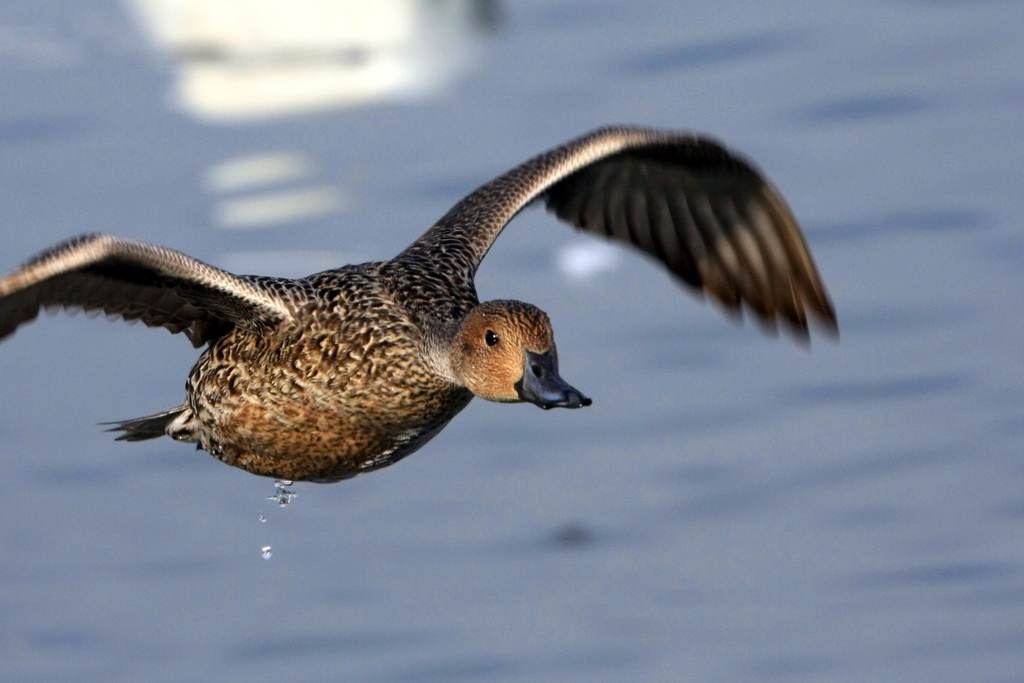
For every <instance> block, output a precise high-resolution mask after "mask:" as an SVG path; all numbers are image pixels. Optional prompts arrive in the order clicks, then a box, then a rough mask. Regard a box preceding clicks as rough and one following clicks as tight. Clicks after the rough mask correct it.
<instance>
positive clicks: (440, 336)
mask: <svg viewBox="0 0 1024 683" xmlns="http://www.w3.org/2000/svg"><path fill="white" fill-rule="evenodd" d="M424 332H425V334H424V337H423V352H424V354H423V355H424V358H425V360H426V364H427V367H428V368H430V370H431V371H432V372H433V373H434V374H436V375H437V376H438V377H440V378H441V379H443V380H445V381H446V382H451V383H452V384H456V385H458V386H465V383H464V382H463V381H462V380H461V379H460V378H459V376H458V373H456V371H455V369H456V368H457V367H459V362H460V359H461V355H462V348H461V347H462V345H461V343H460V340H461V332H462V321H459V322H451V323H441V324H437V323H435V324H433V325H430V326H429V327H428V328H427V329H426V330H425V331H424Z"/></svg>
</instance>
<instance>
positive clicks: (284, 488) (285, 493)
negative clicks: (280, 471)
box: [267, 479, 298, 507]
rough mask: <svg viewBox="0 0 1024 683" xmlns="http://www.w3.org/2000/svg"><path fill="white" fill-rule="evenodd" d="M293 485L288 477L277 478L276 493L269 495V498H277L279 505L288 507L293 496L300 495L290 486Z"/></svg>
mask: <svg viewBox="0 0 1024 683" xmlns="http://www.w3.org/2000/svg"><path fill="white" fill-rule="evenodd" d="M291 485H292V482H290V481H289V480H287V479H275V480H274V495H272V496H268V497H267V500H276V501H277V504H278V505H279V506H281V507H287V506H288V503H290V502H292V498H294V497H295V496H297V495H298V494H297V493H295V491H294V490H293V489H290V488H288V487H289V486H291Z"/></svg>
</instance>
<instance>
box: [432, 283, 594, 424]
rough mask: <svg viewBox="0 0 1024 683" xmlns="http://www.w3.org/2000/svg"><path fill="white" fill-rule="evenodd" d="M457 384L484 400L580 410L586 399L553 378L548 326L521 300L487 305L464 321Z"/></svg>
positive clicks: (552, 349)
mask: <svg viewBox="0 0 1024 683" xmlns="http://www.w3.org/2000/svg"><path fill="white" fill-rule="evenodd" d="M453 352H454V353H453V358H452V361H453V363H452V365H453V370H454V372H455V375H456V377H457V379H458V380H459V381H460V382H461V383H462V384H463V385H464V386H465V387H467V388H468V389H469V390H470V391H472V392H473V393H474V394H476V395H477V396H479V397H480V398H485V399H487V400H488V401H499V402H504V403H518V402H520V401H530V402H531V403H536V404H537V405H539V406H540V407H542V408H553V407H556V406H557V407H566V408H579V407H581V406H585V405H590V399H589V398H587V397H586V396H584V395H583V394H581V393H580V392H578V391H576V390H575V389H573V388H572V387H571V386H569V385H568V384H566V383H565V381H564V380H563V379H562V378H561V377H559V376H558V352H557V351H556V349H555V338H554V333H553V332H552V331H551V321H550V320H549V319H548V316H547V314H546V313H544V311H542V310H540V309H539V308H537V307H536V306H531V305H530V304H526V303H523V302H521V301H487V302H485V303H482V304H480V305H479V306H477V307H476V308H474V309H473V310H472V311H470V313H469V315H468V316H466V319H465V321H463V324H462V330H461V331H460V332H459V335H458V337H457V339H456V342H455V348H454V349H453Z"/></svg>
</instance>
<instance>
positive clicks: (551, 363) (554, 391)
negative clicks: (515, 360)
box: [516, 350, 592, 410]
mask: <svg viewBox="0 0 1024 683" xmlns="http://www.w3.org/2000/svg"><path fill="white" fill-rule="evenodd" d="M516 391H517V392H518V394H519V398H520V400H523V401H528V402H529V403H533V404H534V405H538V406H540V407H541V408H543V409H544V410H548V409H549V408H582V407H584V406H589V405H590V404H591V403H592V401H591V400H590V399H589V398H587V397H586V396H584V395H583V394H581V393H580V392H579V391H577V390H576V389H574V388H572V387H571V386H569V384H568V383H567V382H566V381H565V380H564V379H562V378H561V377H560V376H559V375H558V361H557V360H556V356H555V354H554V353H553V352H552V351H551V350H548V351H545V352H544V353H535V352H533V351H527V352H526V364H525V366H524V367H523V377H522V379H520V380H519V382H517V383H516Z"/></svg>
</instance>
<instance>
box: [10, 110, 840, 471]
mask: <svg viewBox="0 0 1024 683" xmlns="http://www.w3.org/2000/svg"><path fill="white" fill-rule="evenodd" d="M535 203H543V204H544V205H545V206H546V207H547V209H548V210H549V211H550V212H552V213H554V215H555V216H556V217H557V218H558V219H560V220H561V221H563V222H565V223H568V224H570V225H571V226H573V227H575V228H576V229H577V230H580V231H583V232H585V233H590V234H592V235H599V236H603V237H605V238H607V239H608V240H611V241H612V242H618V243H621V244H625V245H629V246H630V247H633V248H635V249H638V250H639V251H641V252H643V253H645V254H646V255H647V256H649V257H650V259H651V260H652V261H655V262H657V263H660V265H661V266H662V267H664V268H666V269H667V270H668V271H669V272H671V273H672V274H673V275H674V276H675V277H676V279H678V280H679V281H680V282H681V283H682V284H683V285H684V286H685V287H686V288H688V289H690V290H691V291H692V292H694V293H696V294H697V295H699V296H704V295H707V296H709V297H711V298H712V299H713V300H714V301H716V302H717V303H718V304H719V306H720V308H721V309H722V310H724V311H725V312H726V313H729V314H732V315H734V316H737V315H738V316H742V314H743V312H744V311H748V312H749V313H750V314H751V315H752V316H754V317H755V318H756V319H757V320H758V321H759V322H760V323H761V325H762V327H764V328H765V329H767V330H777V329H779V328H782V329H785V330H788V331H789V333H791V336H792V337H793V338H794V339H796V340H798V341H801V342H806V341H807V340H808V339H809V319H810V320H813V321H814V325H815V327H816V329H820V330H822V331H824V332H825V333H826V334H830V335H835V334H836V333H837V332H838V323H837V319H836V314H835V309H834V307H833V305H832V303H831V300H830V299H829V296H828V294H827V292H826V290H825V287H824V285H823V283H822V280H821V277H820V275H819V273H818V270H817V267H816V266H815V264H814V261H813V259H812V257H811V253H810V250H809V249H808V247H807V244H806V241H805V239H804V236H803V234H802V232H801V230H800V227H799V225H798V224H797V221H796V219H795V218H794V216H793V213H792V211H791V210H790V209H789V207H788V206H787V204H786V202H785V201H784V200H783V198H782V196H781V194H780V193H779V192H778V191H776V190H775V189H774V187H773V186H772V185H771V183H770V182H769V181H768V179H767V178H766V177H765V176H764V174H763V173H762V172H761V171H760V170H758V169H757V168H756V167H755V166H754V165H753V163H752V162H750V161H747V160H746V159H745V158H744V157H742V156H741V155H740V154H739V153H737V152H734V151H731V150H729V149H727V148H726V147H725V146H724V145H722V144H721V143H719V142H717V141H716V140H714V139H712V138H710V137H708V136H706V135H703V134H697V133H690V132H675V131H668V130H661V129H654V128H646V127H638V126H612V127H605V128H600V129H597V130H594V131H592V132H589V133H587V134H585V135H583V136H581V137H578V138H576V139H574V140H571V141H569V142H567V143H565V144H563V145H560V146H558V147H555V148H554V149H551V150H549V151H546V152H544V153H542V154H539V155H537V156H535V157H533V158H531V159H529V160H528V161H526V162H524V163H522V164H520V165H519V166H516V167H515V168H513V169H512V170H510V171H508V172H506V173H504V174H502V175H500V176H498V177H497V178H495V179H494V180H491V181H490V182H488V183H486V184H484V185H482V186H481V187H479V188H478V189H476V190H474V191H473V192H471V193H470V194H469V195H467V196H466V197H465V198H463V199H462V200H461V201H459V202H458V203H457V204H455V206H454V207H453V208H452V209H451V210H450V211H448V213H446V214H445V215H444V216H443V217H442V218H441V219H440V220H439V221H437V222H436V223H435V224H434V225H433V226H432V227H431V228H430V229H428V230H427V231H426V232H425V233H424V234H423V235H422V236H421V237H420V238H419V239H417V240H416V241H415V242H413V243H412V244H411V245H410V246H409V247H407V248H406V249H405V250H404V251H402V252H401V253H399V254H398V255H397V256H396V257H394V258H393V259H391V260H389V261H379V262H370V263H362V264H357V265H346V266H343V267H340V268H336V269H332V270H328V271H324V272H321V273H317V274H314V275H310V276H308V277H304V278H300V279H286V278H277V277H267V276H258V275H234V274H232V273H229V272H227V271H225V270H222V269H220V268H216V267H214V266H211V265H208V264H206V263H203V262H201V261H198V260H196V259H194V258H192V257H190V256H187V255H185V254H183V253H180V252H178V251H174V250H171V249H167V248H164V247H160V246H156V245H153V244H148V243H144V242H139V241H135V240H132V239H126V238H121V237H113V236H109V235H103V234H86V235H81V236H79V237H75V238H73V239H69V240H67V241H64V242H62V243H60V244H57V245H56V246H53V247H51V248H50V249H47V250H46V251H44V252H42V253H40V254H39V255H37V256H35V257H34V258H32V259H30V260H29V261H27V262H26V263H25V264H24V265H22V266H21V267H20V268H19V269H17V270H16V271H14V272H12V273H10V274H9V275H7V276H5V277H3V278H2V279H0V339H3V338H5V337H7V336H9V335H11V334H13V333H14V331H15V329H16V328H18V327H19V326H20V325H23V324H25V323H27V322H29V321H31V320H33V319H34V318H35V317H36V316H37V315H38V313H39V310H40V309H41V308H48V309H49V308H58V309H61V308H63V309H84V310H86V311H96V312H104V313H106V314H107V316H108V317H113V318H121V319H123V320H125V321H138V320H141V321H142V322H143V323H144V324H145V325H147V326H150V327H163V328H166V329H167V330H169V331H170V332H172V333H182V334H184V336H185V337H187V338H188V339H189V340H190V341H191V342H192V344H193V346H194V347H195V348H197V349H198V348H202V347H205V348H204V349H203V351H202V352H201V354H200V356H199V359H198V360H197V362H196V364H195V366H194V367H193V368H192V369H191V371H190V373H189V375H188V379H187V381H186V385H185V399H184V401H183V402H182V404H181V405H179V406H177V407H175V408H172V409H171V410H167V411H164V412H161V413H158V414H155V415H149V416H146V417H141V418H137V419H132V420H125V421H122V422H116V423H107V424H108V425H114V426H113V427H112V428H111V429H110V430H108V431H115V432H120V435H119V436H118V437H117V439H118V440H123V441H141V440H146V439H153V438H157V437H162V436H165V435H166V436H169V437H170V438H172V439H174V440H177V441H182V442H187V443H192V444H195V446H196V448H197V449H202V450H205V451H207V452H209V453H210V454H212V455H213V456H214V457H216V458H218V459H219V460H221V461H223V462H225V463H227V464H228V465H232V466H234V467H238V468H241V469H243V470H246V471H248V472H251V473H253V474H256V475H262V476H267V477H273V478H276V479H280V480H287V481H313V482H322V483H326V482H337V481H341V480H344V479H349V478H351V477H354V476H357V475H360V474H365V473H367V472H371V471H374V470H377V469H380V468H383V467H386V466H388V465H392V464H394V463H395V462H397V461H399V460H401V459H402V458H404V457H406V456H408V455H410V454H412V453H414V452H415V451H417V450H418V449H420V448H421V447H422V446H424V444H426V443H427V442H429V441H430V440H431V439H432V438H433V437H434V436H436V435H437V434H438V433H439V432H440V431H441V430H442V429H444V427H445V426H446V425H447V424H448V423H449V422H450V421H451V420H452V418H454V417H455V416H456V415H457V414H458V413H459V412H460V411H461V410H462V409H463V408H465V407H466V406H467V405H468V404H469V402H470V401H471V400H472V399H473V398H474V397H480V398H482V399H485V400H488V401H496V402H500V403H520V402H529V403H533V404H535V405H537V406H539V407H540V408H543V409H551V408H571V409H577V408H583V407H585V406H589V405H591V399H590V398H588V397H587V396H586V395H584V394H583V393H582V392H581V391H579V390H577V389H576V388H574V387H573V386H571V385H570V384H569V383H568V382H566V381H565V380H564V379H563V378H562V377H561V375H560V374H559V370H558V353H557V349H556V345H555V339H554V333H553V330H552V324H551V321H550V319H549V317H548V316H547V314H545V313H544V312H543V311H542V310H541V309H539V308H538V307H537V306H534V305H532V304H529V303H524V302H521V301H513V300H494V301H485V302H480V301H479V299H478V297H477V292H476V288H475V286H474V276H475V274H476V271H477V268H478V267H479V266H480V263H481V261H482V260H483V258H484V257H485V256H486V255H487V253H488V251H489V250H490V248H491V246H492V245H493V243H494V241H495V239H497V237H498V235H500V234H501V232H502V230H503V229H504V228H505V226H506V225H508V223H509V222H510V221H511V220H512V219H513V217H515V216H516V214H518V213H519V212H520V211H521V210H523V209H524V208H526V207H527V206H529V205H531V204H535Z"/></svg>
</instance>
